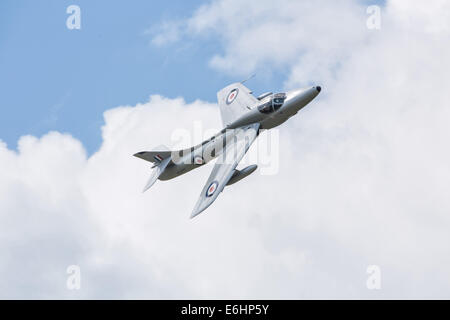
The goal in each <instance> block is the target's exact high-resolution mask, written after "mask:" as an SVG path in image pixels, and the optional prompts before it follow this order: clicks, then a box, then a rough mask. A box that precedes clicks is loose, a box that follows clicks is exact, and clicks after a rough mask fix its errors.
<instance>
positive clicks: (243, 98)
mask: <svg viewBox="0 0 450 320" xmlns="http://www.w3.org/2000/svg"><path fill="white" fill-rule="evenodd" d="M320 91H321V88H320V87H319V86H315V87H308V88H304V89H298V90H293V91H289V92H286V93H275V94H273V93H272V92H267V93H265V94H262V95H260V96H258V97H255V96H253V94H252V92H251V91H250V90H249V89H248V88H247V87H245V86H244V85H243V84H242V83H241V82H239V83H233V84H231V85H229V86H227V87H225V88H223V89H222V90H220V91H219V92H218V93H217V100H218V102H219V108H220V114H221V116H222V123H223V126H224V129H223V130H222V131H220V132H219V133H217V134H216V135H214V136H213V137H211V138H210V139H208V140H206V141H204V142H203V143H201V144H199V145H196V146H194V147H192V148H188V149H184V150H178V151H169V150H157V151H143V152H139V153H136V154H135V155H134V156H136V157H138V158H141V159H144V160H146V161H149V162H152V163H153V167H152V168H153V171H152V174H151V177H150V179H149V181H148V183H147V185H146V186H145V188H144V191H146V190H148V189H149V188H150V187H151V186H152V185H153V184H154V183H155V182H156V180H158V179H159V180H169V179H173V178H175V177H178V176H180V175H182V174H185V173H187V172H189V171H191V170H193V169H195V168H198V167H200V166H202V165H204V164H206V163H208V162H209V161H211V160H213V159H214V158H218V159H217V162H216V164H215V165H214V168H213V170H212V172H211V175H210V176H209V178H208V181H207V182H206V184H205V186H204V188H203V190H202V192H201V193H200V197H199V199H198V201H197V204H196V205H195V207H194V210H193V211H192V215H191V218H193V217H195V216H196V215H198V214H199V213H201V212H202V211H203V210H205V209H206V208H208V207H209V206H210V205H211V204H212V203H213V202H214V201H215V200H216V199H217V196H218V195H219V194H220V193H221V192H222V191H223V189H224V188H225V186H227V185H231V184H233V183H235V182H238V181H239V180H241V179H243V178H245V177H247V176H248V175H250V174H251V173H252V172H254V171H255V170H256V168H257V166H256V165H251V166H248V167H246V168H244V169H241V170H237V169H236V167H237V165H238V164H239V162H240V161H241V159H242V158H243V157H244V155H245V153H246V152H247V150H248V148H249V147H250V145H251V144H252V143H253V141H255V139H256V137H257V136H258V134H259V132H260V130H262V129H271V128H274V127H276V126H279V125H280V124H282V123H283V122H285V121H286V120H287V119H289V118H290V117H292V116H293V115H295V114H296V113H297V112H298V111H299V110H300V109H302V108H303V107H304V106H306V105H307V104H308V103H309V102H311V101H312V100H313V99H314V98H315V97H316V96H317V95H318V94H319V93H320Z"/></svg>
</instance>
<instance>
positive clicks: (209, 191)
mask: <svg viewBox="0 0 450 320" xmlns="http://www.w3.org/2000/svg"><path fill="white" fill-rule="evenodd" d="M218 186H219V183H218V182H217V181H213V182H211V184H210V185H209V187H208V189H206V196H207V197H211V196H212V195H213V194H214V193H215V192H216V190H217V187H218Z"/></svg>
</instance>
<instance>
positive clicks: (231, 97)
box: [226, 88, 239, 104]
mask: <svg viewBox="0 0 450 320" xmlns="http://www.w3.org/2000/svg"><path fill="white" fill-rule="evenodd" d="M238 93H239V89H238V88H235V89H233V90H231V91H230V93H229V94H228V96H227V100H226V102H227V104H230V103H232V102H233V101H234V99H236V97H237V95H238Z"/></svg>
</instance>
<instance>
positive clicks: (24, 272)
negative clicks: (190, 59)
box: [0, 1, 450, 298]
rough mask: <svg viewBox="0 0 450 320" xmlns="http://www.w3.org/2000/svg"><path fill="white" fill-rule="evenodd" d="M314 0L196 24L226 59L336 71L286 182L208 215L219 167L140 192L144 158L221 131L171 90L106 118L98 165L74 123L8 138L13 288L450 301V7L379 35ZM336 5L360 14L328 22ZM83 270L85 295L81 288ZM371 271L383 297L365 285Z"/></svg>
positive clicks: (296, 78)
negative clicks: (69, 129) (204, 202)
mask: <svg viewBox="0 0 450 320" xmlns="http://www.w3.org/2000/svg"><path fill="white" fill-rule="evenodd" d="M299 3H300V2H295V3H293V4H290V3H288V2H278V4H279V5H277V8H275V7H274V5H273V4H270V3H267V5H268V6H269V9H270V10H269V9H267V8H266V6H264V5H262V4H260V2H258V3H256V2H248V3H247V2H245V3H242V2H239V6H238V7H236V6H237V5H236V2H232V1H219V2H213V3H211V4H209V5H206V6H203V7H202V8H201V9H199V10H198V11H197V12H196V13H195V15H194V16H193V17H192V18H191V19H190V20H189V25H190V30H195V31H196V32H197V33H198V36H201V35H203V34H205V33H211V32H212V34H213V35H219V36H220V37H221V38H222V41H223V43H224V48H227V49H226V50H225V51H224V53H222V54H219V55H218V56H217V57H218V58H217V59H218V60H217V59H216V60H217V62H215V64H214V63H213V64H214V66H215V67H217V68H219V69H221V68H222V69H223V68H226V69H227V70H231V71H232V72H236V71H233V70H239V67H240V66H242V65H245V64H246V63H250V68H256V66H259V65H261V64H268V65H269V67H270V68H272V67H274V66H282V67H283V68H286V69H287V70H288V74H289V79H288V80H287V82H286V86H287V87H290V86H297V85H301V84H303V83H305V82H306V81H308V79H313V78H314V77H313V76H315V77H316V78H315V79H322V77H323V79H324V82H325V84H326V85H325V86H324V91H323V92H322V94H321V96H319V97H320V98H319V99H318V100H317V101H314V102H312V104H311V105H310V106H309V107H307V108H305V109H304V110H302V111H301V112H300V113H299V114H298V115H297V116H296V117H295V118H293V119H291V120H290V121H288V122H287V123H286V124H285V125H284V127H283V128H281V132H280V138H281V145H280V172H279V174H278V175H275V176H260V175H258V174H253V175H252V176H250V177H248V178H246V179H245V180H243V181H242V182H240V183H237V184H236V185H233V186H230V187H227V188H226V189H225V191H224V193H223V194H222V195H221V196H220V198H219V199H218V200H217V201H216V202H215V203H214V204H213V205H212V206H211V207H210V208H209V209H208V210H207V211H205V212H204V213H202V215H200V216H199V217H197V218H196V219H194V220H189V219H188V216H189V213H190V211H191V209H192V207H193V205H194V204H195V201H196V200H197V197H198V196H199V193H200V191H201V188H202V186H203V184H204V182H205V181H206V179H207V177H208V175H209V170H208V169H207V168H202V169H199V170H196V171H194V172H191V173H189V174H186V175H185V176H181V177H179V178H177V179H175V180H172V181H168V182H158V183H157V184H156V185H155V186H154V187H153V188H152V189H151V190H150V191H149V192H148V193H145V194H141V193H140V190H141V188H142V186H143V185H144V184H145V182H146V181H145V180H146V178H147V177H146V175H148V171H149V164H147V163H145V162H144V161H142V160H140V159H136V158H133V157H132V156H131V154H133V153H135V152H137V151H141V150H145V149H149V148H152V147H154V146H157V145H159V144H161V143H163V144H167V145H169V146H170V144H171V143H170V142H171V141H170V137H171V134H172V132H173V130H174V129H176V128H188V129H191V128H192V126H193V123H195V122H196V121H202V124H203V128H205V129H209V128H218V129H219V128H220V121H219V112H218V109H217V106H216V105H214V104H209V103H205V102H201V101H196V102H193V103H191V104H186V103H185V102H184V101H183V100H182V99H166V98H163V97H160V96H152V97H151V99H150V101H149V102H147V103H144V104H141V105H138V106H135V107H130V106H127V107H119V108H115V109H112V110H109V111H107V112H106V113H105V125H104V127H103V128H102V134H103V144H102V146H101V148H100V149H99V151H98V152H96V153H95V154H94V155H92V156H91V157H89V158H87V157H86V154H85V151H84V149H83V147H82V145H81V144H80V142H78V141H77V140H76V139H74V138H72V137H70V136H69V135H63V134H60V133H49V134H48V135H45V136H44V137H42V138H40V139H37V138H35V137H29V136H27V137H23V138H22V139H21V140H20V142H19V148H18V151H17V152H14V151H11V150H9V149H8V148H7V146H6V145H4V144H2V145H0V167H1V168H2V170H0V219H1V220H0V234H1V237H2V238H1V240H2V241H1V245H0V246H1V250H0V252H1V253H0V259H1V261H2V264H1V266H0V274H1V277H0V288H2V289H1V291H0V295H1V296H2V297H25V298H28V297H63V298H79V297H87V298H90V297H100V298H101V297H106V298H109V297H126V298H130V297H133V298H393V297H399V298H448V297H449V296H450V275H449V273H448V269H449V267H450V258H449V255H448V252H450V241H449V240H450V235H449V232H448V231H449V228H450V217H449V215H448V213H449V212H450V200H449V197H448V194H449V192H450V182H449V181H450V170H449V165H448V163H450V152H449V151H448V148H447V144H448V141H449V139H450V129H449V128H448V119H450V110H449V108H448V101H449V100H450V94H449V92H450V84H449V83H448V81H446V78H447V74H446V72H447V70H450V62H449V61H448V59H447V57H448V56H449V55H450V45H449V43H448V41H447V39H448V36H449V23H450V22H449V21H450V20H448V19H445V17H446V16H448V14H449V12H450V8H449V6H448V5H447V4H446V3H444V2H443V1H435V2H433V1H429V2H427V3H422V4H420V2H415V3H414V4H412V3H411V2H405V1H391V2H388V4H387V7H386V8H385V9H384V10H383V13H382V19H383V20H382V28H381V30H380V31H378V32H377V31H369V30H367V29H361V30H360V29H357V26H359V23H360V24H361V28H365V19H366V14H365V10H364V8H362V10H360V9H361V7H360V6H358V5H354V4H350V3H347V2H346V3H347V4H342V6H343V7H340V6H338V5H337V4H335V2H324V3H322V4H317V6H319V5H320V7H321V10H319V9H316V8H314V6H315V3H316V2H302V3H301V4H299ZM276 9H279V10H276ZM294 9H295V10H294ZM300 9H301V10H300ZM269 11H270V15H268V14H269ZM422 12H425V13H426V14H422ZM334 14H336V15H337V16H338V17H339V16H342V15H343V16H344V17H345V18H344V19H343V21H340V20H339V19H338V21H337V22H341V23H337V24H335V25H333V26H334V27H333V28H331V29H329V27H328V25H329V23H330V22H329V19H332V17H333V16H334ZM264 18H266V19H264ZM333 21H334V20H333ZM274 28H276V29H275V30H277V31H273V32H274V33H275V35H272V36H269V35H270V32H271V30H274ZM355 28H356V29H355ZM242 30H244V31H242ZM283 30H284V31H283ZM281 31H283V32H281ZM278 34H281V35H283V36H286V37H288V38H289V39H290V40H291V41H293V43H294V47H293V48H290V47H289V48H286V49H287V52H284V51H283V50H281V49H280V47H279V45H281V44H282V43H283V40H282V39H281V37H280V38H277V37H276V35H278ZM314 34H316V35H317V38H314V37H313V36H311V35H314ZM264 38H266V40H267V42H261V41H262V40H264ZM254 45H255V46H256V45H260V48H261V50H256V49H254V47H253V46H254ZM271 48H274V50H278V51H275V52H277V53H279V54H274V55H270V54H269V53H270V49H271ZM213 61H214V60H213ZM252 61H253V62H252ZM336 65H338V67H335V66H336ZM329 68H332V69H333V72H329V71H328V69H329ZM302 72H303V73H302ZM194 142H198V141H194ZM71 264H78V265H80V267H81V271H82V290H81V291H79V292H74V291H68V290H67V289H66V288H65V281H66V274H65V270H66V267H67V266H68V265H71ZM369 265H379V266H380V267H381V272H382V289H381V290H380V291H369V290H367V288H366V279H367V277H368V275H367V274H366V268H367V266H369Z"/></svg>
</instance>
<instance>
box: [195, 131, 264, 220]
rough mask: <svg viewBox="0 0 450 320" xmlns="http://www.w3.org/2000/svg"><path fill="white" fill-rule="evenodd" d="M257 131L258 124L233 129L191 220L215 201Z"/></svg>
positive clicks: (253, 139) (256, 134)
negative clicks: (234, 132) (233, 131)
mask: <svg viewBox="0 0 450 320" xmlns="http://www.w3.org/2000/svg"><path fill="white" fill-rule="evenodd" d="M258 129H259V123H255V124H252V125H249V126H246V127H243V128H238V129H234V130H235V131H236V134H235V135H234V137H233V140H232V141H230V142H227V144H226V146H225V148H224V152H223V153H222V155H221V156H219V158H218V159H217V162H216V164H215V165H214V168H213V170H212V172H211V175H210V176H209V178H208V180H207V182H206V184H205V186H204V187H203V190H202V192H201V193H200V197H199V199H198V201H197V204H196V205H195V207H194V210H193V211H192V215H191V218H193V217H195V216H197V215H198V214H200V213H201V212H202V211H203V210H205V209H206V208H208V207H209V206H210V205H211V204H212V203H213V202H214V201H215V200H216V199H217V197H218V196H219V194H220V193H221V192H222V191H223V189H224V188H225V186H226V185H227V183H228V181H229V180H230V179H231V177H232V176H233V173H234V169H235V168H236V166H237V165H238V163H239V162H240V161H241V160H242V158H243V157H244V155H245V153H246V152H247V150H248V149H249V148H250V145H251V144H252V143H253V141H255V139H256V137H257V136H258Z"/></svg>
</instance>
